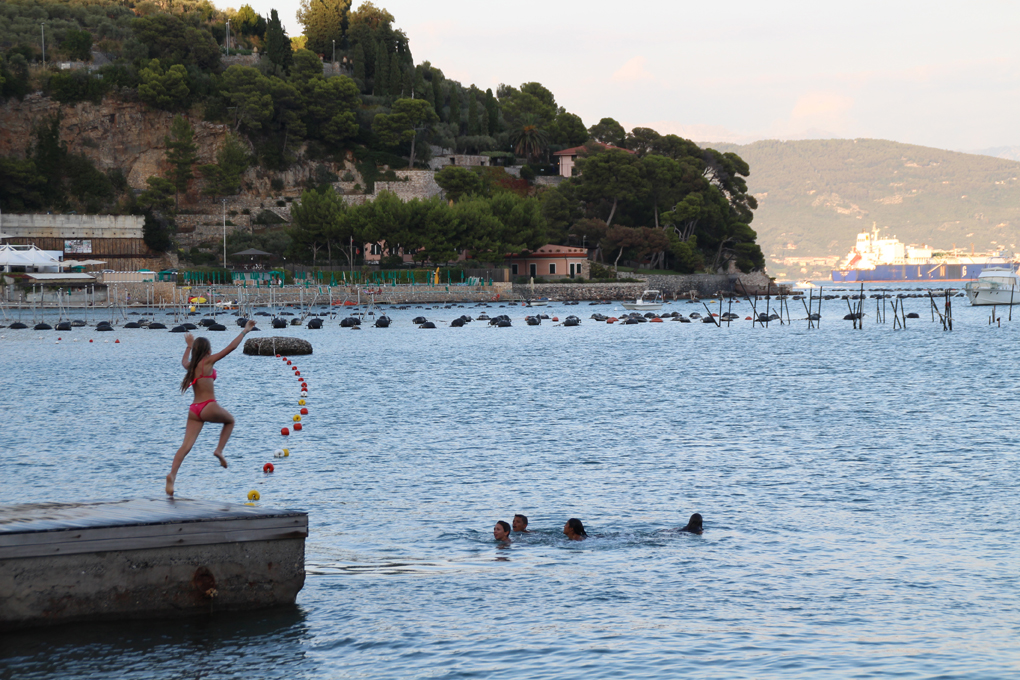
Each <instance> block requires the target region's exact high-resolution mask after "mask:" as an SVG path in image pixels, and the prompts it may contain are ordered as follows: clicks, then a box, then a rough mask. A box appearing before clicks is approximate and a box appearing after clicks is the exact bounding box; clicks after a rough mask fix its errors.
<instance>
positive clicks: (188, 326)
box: [183, 322, 198, 331]
mask: <svg viewBox="0 0 1020 680" xmlns="http://www.w3.org/2000/svg"><path fill="white" fill-rule="evenodd" d="M183 325H184V327H185V328H187V329H188V330H189V331H193V330H195V329H196V328H198V326H196V325H195V324H193V323H189V322H185V323H184V324H183Z"/></svg>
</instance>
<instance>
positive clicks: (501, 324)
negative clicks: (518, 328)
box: [496, 319, 513, 328]
mask: <svg viewBox="0 0 1020 680" xmlns="http://www.w3.org/2000/svg"><path fill="white" fill-rule="evenodd" d="M512 325H513V324H511V323H510V319H500V320H499V321H497V322H496V328H510V327H511V326H512Z"/></svg>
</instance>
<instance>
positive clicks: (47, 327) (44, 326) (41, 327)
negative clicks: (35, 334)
mask: <svg viewBox="0 0 1020 680" xmlns="http://www.w3.org/2000/svg"><path fill="white" fill-rule="evenodd" d="M32 330H36V331H52V330H53V326H51V325H49V324H48V323H37V324H36V325H35V326H34V327H33V328H32Z"/></svg>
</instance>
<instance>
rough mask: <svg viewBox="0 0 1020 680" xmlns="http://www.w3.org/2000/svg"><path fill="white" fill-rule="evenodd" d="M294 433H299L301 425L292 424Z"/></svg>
mask: <svg viewBox="0 0 1020 680" xmlns="http://www.w3.org/2000/svg"><path fill="white" fill-rule="evenodd" d="M294 431H295V432H300V431H301V423H294Z"/></svg>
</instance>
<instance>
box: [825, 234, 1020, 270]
mask: <svg viewBox="0 0 1020 680" xmlns="http://www.w3.org/2000/svg"><path fill="white" fill-rule="evenodd" d="M991 267H998V268H1002V267H1007V268H1010V269H1013V270H1015V269H1016V265H1015V263H1014V262H1013V261H1012V260H1011V259H1010V258H1009V257H1007V254H1006V252H1005V251H1004V250H997V251H993V252H990V253H974V252H971V253H970V254H966V253H965V252H962V251H960V250H957V249H955V248H954V249H952V250H942V251H939V250H935V249H933V248H930V247H928V246H908V245H905V244H903V243H901V242H900V241H899V240H898V239H896V238H895V237H893V238H879V235H878V229H872V230H871V232H866V231H865V232H861V233H860V234H857V243H856V244H855V245H854V247H853V248H852V249H851V250H850V252H849V253H847V256H846V257H845V258H844V259H843V262H841V263H840V265H839V267H838V268H837V269H833V270H832V280H833V281H834V282H835V283H861V282H864V283H869V282H877V283H898V282H911V281H917V282H929V281H940V282H941V281H970V280H971V279H976V278H977V276H978V274H980V273H981V272H982V271H983V270H985V269H987V268H991Z"/></svg>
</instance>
